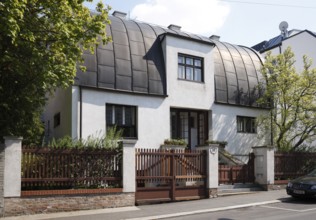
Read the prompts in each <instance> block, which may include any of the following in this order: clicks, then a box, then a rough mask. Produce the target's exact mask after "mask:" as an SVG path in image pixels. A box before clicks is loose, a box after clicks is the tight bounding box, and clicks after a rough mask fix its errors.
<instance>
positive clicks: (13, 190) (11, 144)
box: [3, 136, 22, 197]
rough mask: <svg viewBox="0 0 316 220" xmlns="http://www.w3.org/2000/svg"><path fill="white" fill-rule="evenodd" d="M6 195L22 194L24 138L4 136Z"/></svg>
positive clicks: (17, 195)
mask: <svg viewBox="0 0 316 220" xmlns="http://www.w3.org/2000/svg"><path fill="white" fill-rule="evenodd" d="M4 146H5V149H4V183H3V194H4V197H20V196H21V163H22V138H21V137H12V136H10V137H4Z"/></svg>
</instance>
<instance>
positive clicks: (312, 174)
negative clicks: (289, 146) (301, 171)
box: [307, 169, 316, 176]
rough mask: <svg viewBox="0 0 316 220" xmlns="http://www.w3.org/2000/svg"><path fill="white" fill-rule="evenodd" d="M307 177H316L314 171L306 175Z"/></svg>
mask: <svg viewBox="0 0 316 220" xmlns="http://www.w3.org/2000/svg"><path fill="white" fill-rule="evenodd" d="M307 176H316V169H315V170H313V171H312V172H310V173H309V174H307Z"/></svg>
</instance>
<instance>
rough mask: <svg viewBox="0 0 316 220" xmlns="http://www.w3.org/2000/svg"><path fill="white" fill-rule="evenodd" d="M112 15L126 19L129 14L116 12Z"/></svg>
mask: <svg viewBox="0 0 316 220" xmlns="http://www.w3.org/2000/svg"><path fill="white" fill-rule="evenodd" d="M112 15H113V16H115V17H118V18H124V19H126V15H127V13H125V12H121V11H114V12H113V14H112Z"/></svg>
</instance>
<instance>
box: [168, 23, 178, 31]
mask: <svg viewBox="0 0 316 220" xmlns="http://www.w3.org/2000/svg"><path fill="white" fill-rule="evenodd" d="M168 29H170V30H173V31H181V26H178V25H175V24H170V25H169V26H168Z"/></svg>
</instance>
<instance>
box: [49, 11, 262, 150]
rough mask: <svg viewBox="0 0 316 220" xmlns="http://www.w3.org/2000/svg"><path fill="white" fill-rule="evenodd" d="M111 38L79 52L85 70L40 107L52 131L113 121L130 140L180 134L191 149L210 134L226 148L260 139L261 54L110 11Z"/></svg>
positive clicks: (156, 142)
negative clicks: (82, 58)
mask: <svg viewBox="0 0 316 220" xmlns="http://www.w3.org/2000/svg"><path fill="white" fill-rule="evenodd" d="M110 20H111V25H108V26H107V34H108V35H109V36H111V37H112V39H113V42H112V43H109V44H107V45H102V44H101V45H99V46H98V48H97V49H96V51H95V53H94V54H88V53H87V54H84V59H85V64H86V66H87V71H86V72H81V71H78V73H77V77H76V82H75V84H74V85H73V86H72V87H71V88H68V89H67V90H59V91H57V92H56V94H55V96H54V97H52V98H51V99H50V100H49V103H48V104H47V106H46V111H45V122H46V126H47V129H46V130H47V134H48V136H49V137H50V138H52V137H55V138H58V137H62V136H63V135H70V136H71V137H72V138H87V137H88V136H89V135H97V134H99V133H100V132H101V133H103V132H105V130H106V129H107V128H109V127H111V126H114V125H117V126H118V127H119V128H123V129H124V135H123V136H124V138H130V139H135V140H137V142H136V147H142V148H159V147H160V145H161V144H162V143H163V142H164V140H165V139H168V138H183V139H185V140H186V141H187V143H188V145H189V147H190V148H192V149H194V148H195V146H197V145H202V144H204V142H205V141H206V140H208V139H210V140H218V141H227V142H228V145H227V147H226V149H227V150H228V151H230V152H231V153H232V154H247V153H249V151H251V147H253V146H257V145H264V144H266V141H267V140H266V139H265V138H262V137H261V138H260V137H259V135H258V134H257V128H256V125H255V118H256V117H258V115H260V114H261V113H262V112H263V111H265V109H263V108H261V107H260V106H259V105H258V104H257V103H256V99H257V98H258V96H259V91H258V89H257V85H258V82H259V81H260V80H261V75H260V72H259V71H258V70H259V69H260V66H261V64H262V63H261V59H260V56H259V55H258V54H257V53H256V52H255V51H254V50H253V49H250V48H247V47H243V46H237V45H232V44H229V43H224V42H221V41H219V37H217V36H212V37H210V38H207V37H203V36H198V35H195V34H189V33H186V32H183V31H181V27H179V26H176V25H170V26H169V27H168V28H163V27H159V26H155V25H151V24H147V23H143V22H138V21H137V22H136V21H134V20H128V19H126V18H125V14H124V13H120V12H114V13H113V16H110Z"/></svg>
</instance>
